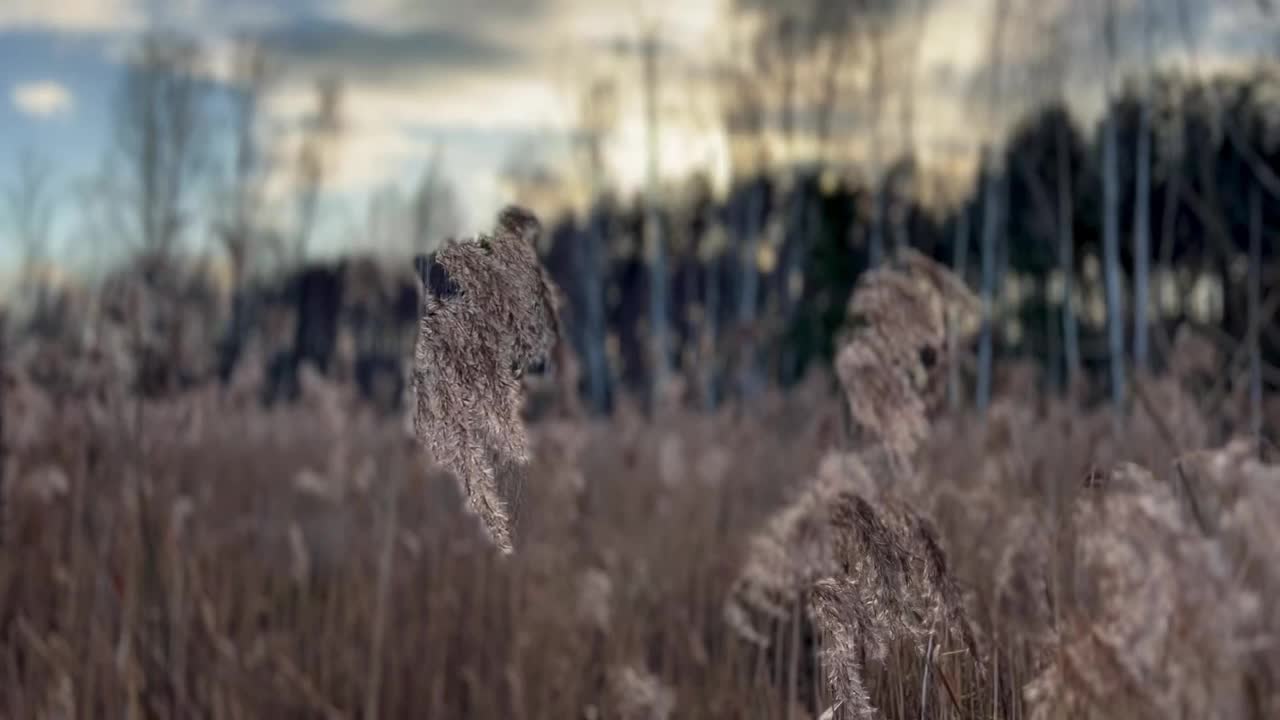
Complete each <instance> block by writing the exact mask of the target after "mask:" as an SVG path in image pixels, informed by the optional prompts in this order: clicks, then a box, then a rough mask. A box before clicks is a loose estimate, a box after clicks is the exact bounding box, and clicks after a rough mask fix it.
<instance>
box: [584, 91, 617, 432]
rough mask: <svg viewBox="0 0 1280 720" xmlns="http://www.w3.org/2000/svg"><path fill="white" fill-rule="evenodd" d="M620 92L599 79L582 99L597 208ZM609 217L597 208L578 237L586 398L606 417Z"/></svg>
mask: <svg viewBox="0 0 1280 720" xmlns="http://www.w3.org/2000/svg"><path fill="white" fill-rule="evenodd" d="M616 90H617V89H616V87H615V85H614V83H613V81H612V80H610V79H608V78H603V77H600V78H594V79H593V80H592V81H591V82H590V84H589V85H588V87H587V89H586V92H585V93H583V96H582V98H581V102H580V104H579V107H578V118H579V125H580V132H581V137H582V144H583V149H584V150H585V155H586V157H585V161H586V162H585V165H586V176H587V186H588V187H589V188H590V189H591V193H592V196H593V197H592V205H596V203H597V199H598V195H597V194H598V193H599V188H601V187H603V186H606V185H607V184H608V183H607V169H606V166H605V155H604V140H605V138H606V137H608V135H609V134H610V133H611V132H612V131H613V129H614V127H615V124H616V123H617V97H616ZM608 218H609V213H608V212H607V211H606V210H605V209H604V208H596V210H595V211H594V212H591V213H590V214H589V215H588V217H587V218H586V220H585V222H584V224H583V227H582V228H581V229H580V231H579V234H578V242H577V243H576V245H575V247H576V249H577V256H576V258H575V261H576V269H577V271H578V273H577V275H578V278H579V283H580V287H579V290H580V292H581V293H582V299H583V309H582V315H583V316H582V318H581V320H580V322H579V323H578V326H579V328H580V331H581V333H582V342H583V355H584V359H585V365H586V375H587V377H586V380H587V396H588V398H589V400H590V403H591V407H592V408H593V409H595V410H596V411H602V410H604V409H605V407H606V406H607V404H608V393H609V365H608V359H607V356H606V352H605V347H606V335H607V334H608V323H607V320H606V317H605V274H606V267H605V258H606V257H607V253H606V252H605V249H606V245H607V243H608V242H609V227H608Z"/></svg>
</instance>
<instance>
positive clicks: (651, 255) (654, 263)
mask: <svg viewBox="0 0 1280 720" xmlns="http://www.w3.org/2000/svg"><path fill="white" fill-rule="evenodd" d="M640 55H641V60H642V66H641V67H642V70H643V78H642V80H643V88H644V114H645V128H646V138H647V140H646V147H647V150H646V153H645V156H646V163H645V167H646V171H645V221H644V233H645V256H646V258H647V260H648V264H649V342H650V352H651V359H650V387H651V393H652V395H651V396H652V399H653V400H654V401H658V400H660V398H661V397H662V393H663V392H664V391H665V388H666V383H667V378H668V376H669V375H670V372H671V357H670V341H669V339H668V335H669V332H670V330H669V325H670V322H669V312H670V307H669V304H670V298H669V297H668V291H667V254H666V244H665V241H664V239H663V228H662V216H661V215H660V214H659V212H658V173H659V168H660V162H661V160H660V156H659V138H660V130H659V127H658V117H659V113H658V93H659V89H660V85H659V82H660V80H659V77H658V31H657V27H656V26H654V25H650V26H649V27H647V28H645V31H644V34H643V36H642V37H641V39H640Z"/></svg>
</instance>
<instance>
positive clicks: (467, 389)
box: [411, 207, 559, 553]
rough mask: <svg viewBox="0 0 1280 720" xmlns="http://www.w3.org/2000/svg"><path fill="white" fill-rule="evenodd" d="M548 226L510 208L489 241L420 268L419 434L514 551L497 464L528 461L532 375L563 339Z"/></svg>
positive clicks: (414, 389) (453, 245)
mask: <svg viewBox="0 0 1280 720" xmlns="http://www.w3.org/2000/svg"><path fill="white" fill-rule="evenodd" d="M540 234H541V226H540V224H539V222H538V220H537V218H535V217H534V216H533V215H532V214H531V213H529V212H528V211H526V210H524V209H521V208H516V207H508V208H506V209H505V210H503V211H502V213H501V214H500V215H499V217H498V222H497V226H496V227H495V229H494V231H493V233H492V234H491V235H481V236H479V237H477V238H475V239H473V240H467V241H462V242H455V241H450V242H449V243H447V244H446V245H445V247H444V248H442V249H441V250H439V251H438V252H437V253H435V254H434V256H432V257H430V258H420V259H419V260H418V263H417V264H418V271H419V275H420V279H421V283H422V304H421V319H420V321H419V324H418V338H417V342H416V344H415V346H414V362H413V369H412V373H411V393H412V396H413V426H414V432H415V435H416V436H417V438H418V439H419V441H420V442H421V443H422V444H423V446H424V447H425V448H426V449H427V450H428V452H429V453H430V454H431V457H432V459H433V460H434V461H435V462H436V463H438V464H439V465H440V466H441V467H443V468H444V469H446V470H448V471H449V472H451V473H453V474H454V475H455V476H456V477H457V478H458V482H459V484H460V486H461V490H462V494H463V497H465V498H466V499H467V502H468V503H469V505H470V507H471V509H472V510H473V511H474V512H475V513H476V514H477V515H478V516H479V517H480V520H481V522H482V523H483V525H484V527H485V529H486V531H487V532H488V535H489V537H490V538H491V539H492V540H493V542H494V544H495V545H496V546H497V547H498V548H499V550H501V551H502V552H504V553H507V552H510V551H511V549H512V544H511V529H510V518H509V517H508V513H507V508H506V504H505V503H504V502H503V500H502V498H501V497H500V496H499V494H498V489H497V484H496V478H495V473H496V467H497V464H498V463H499V462H502V463H510V464H513V465H516V466H519V465H523V464H524V463H526V462H527V461H528V458H529V447H528V446H529V439H528V436H527V434H526V432H525V427H524V420H523V418H522V414H521V410H522V406H523V400H524V391H523V387H522V384H521V378H522V376H523V374H524V372H525V370H526V369H527V368H529V367H532V366H535V365H537V364H539V363H542V362H544V361H545V360H546V359H547V358H548V357H549V356H550V354H551V352H552V350H553V349H554V347H555V344H556V341H557V339H558V337H559V315H558V295H557V291H556V288H555V286H554V284H553V283H552V282H551V279H550V278H549V277H548V275H547V274H546V272H545V271H544V270H543V268H542V265H541V264H540V263H539V261H538V255H537V251H536V243H537V240H538V237H539V235H540Z"/></svg>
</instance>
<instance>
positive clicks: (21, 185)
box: [4, 149, 57, 312]
mask: <svg viewBox="0 0 1280 720" xmlns="http://www.w3.org/2000/svg"><path fill="white" fill-rule="evenodd" d="M53 191H54V185H53V173H52V170H51V166H50V165H49V162H48V161H47V160H46V159H45V158H44V156H42V155H39V154H38V153H36V152H35V151H34V150H30V149H28V150H25V151H23V152H22V153H21V155H20V156H19V157H18V163H17V165H16V166H15V167H14V174H13V177H12V178H11V180H10V182H9V183H8V186H7V187H6V188H5V192H4V210H5V215H6V216H7V219H8V224H9V226H10V228H11V229H12V231H13V236H14V240H15V241H16V242H17V246H18V253H19V255H18V263H19V264H18V272H19V275H18V288H17V290H18V297H19V299H20V300H21V301H25V302H30V303H32V304H33V306H34V307H33V308H32V309H33V311H36V312H38V311H39V309H40V305H41V304H42V302H43V294H44V293H43V290H44V282H43V277H42V273H41V272H40V265H42V264H43V263H44V262H45V261H46V260H48V252H49V243H50V241H51V239H52V231H53V218H54V212H55V210H56V209H57V203H56V200H55V199H54V194H53Z"/></svg>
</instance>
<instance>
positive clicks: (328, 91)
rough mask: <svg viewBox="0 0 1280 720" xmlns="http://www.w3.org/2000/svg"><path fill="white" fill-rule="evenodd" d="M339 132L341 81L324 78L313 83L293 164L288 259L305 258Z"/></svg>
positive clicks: (298, 259) (329, 172) (300, 261)
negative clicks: (293, 222)
mask: <svg viewBox="0 0 1280 720" xmlns="http://www.w3.org/2000/svg"><path fill="white" fill-rule="evenodd" d="M341 131H342V83H341V82H339V81H338V79H337V78H334V77H326V78H323V79H321V80H319V81H318V82H317V83H316V107H315V110H314V112H313V113H312V114H311V116H310V117H309V118H308V119H307V122H306V127H305V128H304V131H303V136H302V141H301V144H300V145H299V147H298V156H297V161H296V166H295V172H296V183H297V193H298V195H297V213H298V214H297V227H296V228H295V231H294V239H293V245H292V247H291V248H290V249H289V253H288V255H289V257H288V261H289V262H290V263H293V264H300V263H302V262H303V261H304V259H305V258H306V255H307V251H308V249H309V247H308V246H309V245H310V242H311V235H312V233H314V231H315V226H316V220H317V213H318V210H319V204H320V195H321V193H322V192H323V191H324V186H325V183H326V182H327V181H328V180H329V179H330V175H331V173H332V171H333V161H334V155H335V153H336V151H337V144H338V141H339V139H340V137H341Z"/></svg>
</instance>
